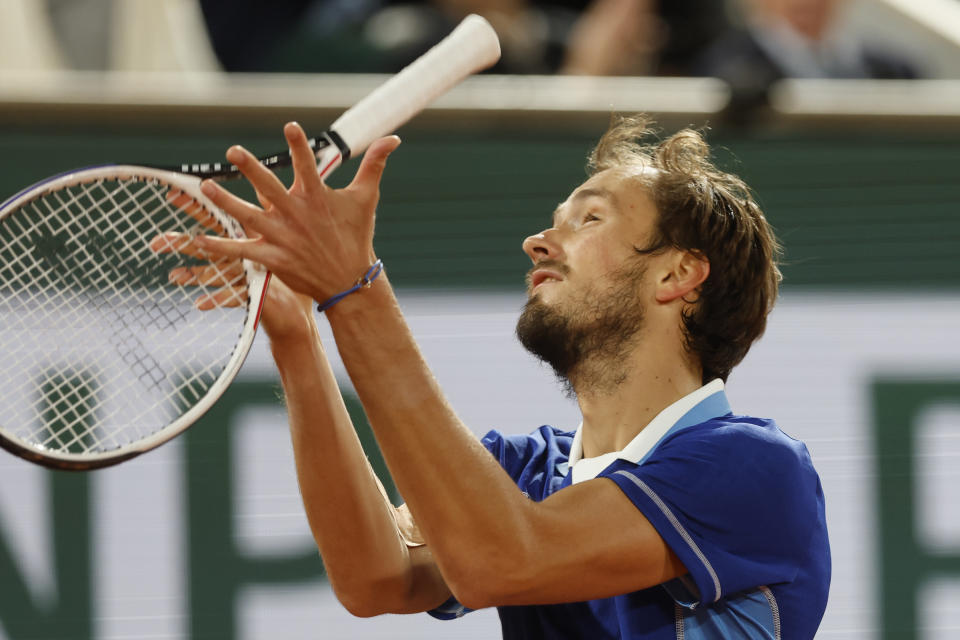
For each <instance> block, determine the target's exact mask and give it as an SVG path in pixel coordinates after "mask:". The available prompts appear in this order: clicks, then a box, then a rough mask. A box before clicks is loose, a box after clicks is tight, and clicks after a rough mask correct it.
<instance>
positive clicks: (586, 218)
mask: <svg viewBox="0 0 960 640" xmlns="http://www.w3.org/2000/svg"><path fill="white" fill-rule="evenodd" d="M599 219H600V218H599V217H597V216H596V215H594V214H592V213H588V214H587V215H585V216H583V224H586V223H588V222H594V221H596V220H599Z"/></svg>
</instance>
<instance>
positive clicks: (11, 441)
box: [0, 165, 270, 471]
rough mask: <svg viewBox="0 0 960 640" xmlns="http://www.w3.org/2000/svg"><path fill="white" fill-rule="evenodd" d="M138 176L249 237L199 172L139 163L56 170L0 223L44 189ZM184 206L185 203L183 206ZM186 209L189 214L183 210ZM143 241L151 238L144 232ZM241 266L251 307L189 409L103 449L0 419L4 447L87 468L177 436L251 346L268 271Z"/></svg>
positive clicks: (2, 211)
mask: <svg viewBox="0 0 960 640" xmlns="http://www.w3.org/2000/svg"><path fill="white" fill-rule="evenodd" d="M129 178H136V179H139V180H143V181H156V182H159V183H162V184H166V185H169V186H170V187H172V188H175V189H178V190H180V191H182V192H183V193H184V194H186V195H188V196H190V198H192V199H193V200H194V201H196V202H197V203H199V204H200V205H201V206H203V207H204V209H205V210H206V211H207V212H209V213H210V214H211V215H212V216H213V217H214V218H215V220H216V221H217V223H219V224H220V225H221V226H222V227H223V229H224V230H225V231H226V234H227V236H228V237H230V238H237V239H240V238H246V237H247V236H246V234H245V233H244V231H243V227H241V226H240V224H239V223H238V222H237V221H236V220H234V219H233V218H232V217H231V216H229V215H227V214H225V213H224V212H223V211H221V210H220V208H219V207H217V206H216V205H214V204H213V202H211V201H210V199H209V198H207V197H206V196H205V195H204V194H203V192H202V191H200V182H201V180H200V178H197V177H195V176H190V175H185V174H182V173H177V172H174V171H167V170H164V169H157V168H153V167H142V166H136V165H98V166H94V167H87V168H85V169H78V170H74V171H68V172H65V173H62V174H60V175H57V176H53V177H50V178H47V179H46V180H42V181H40V182H38V183H36V184H35V185H33V186H32V187H28V188H27V189H24V190H22V191H21V192H20V193H18V194H17V195H15V196H13V197H12V198H10V199H8V200H7V201H6V202H4V203H3V204H2V205H0V223H2V222H3V220H4V219H5V218H6V217H7V216H9V215H10V214H11V213H12V212H14V211H17V210H18V209H20V208H21V207H22V206H24V205H26V204H28V203H29V202H31V201H33V200H36V199H37V198H40V197H42V196H44V195H45V194H48V193H51V192H55V191H58V190H60V189H64V188H68V187H71V186H74V185H78V184H90V183H95V182H97V181H106V180H123V179H129ZM180 209H181V210H182V209H184V207H180ZM183 215H185V216H186V215H189V214H187V213H183ZM144 242H149V238H145V239H144ZM242 263H243V270H244V275H245V277H246V281H247V300H246V304H247V309H246V317H245V319H244V323H243V326H242V328H241V331H240V335H239V337H238V338H237V342H236V344H235V346H234V348H233V352H232V353H231V354H230V358H229V359H228V361H227V363H226V365H225V366H224V368H223V370H222V371H221V372H220V375H219V376H217V378H216V380H215V381H214V382H213V384H211V385H210V387H209V388H208V389H207V390H206V392H205V393H204V395H203V397H202V398H200V399H199V400H198V401H197V402H196V403H195V404H194V405H193V406H191V407H190V408H189V409H187V411H185V412H184V413H183V414H181V415H180V416H178V417H177V418H176V419H175V420H173V421H172V422H171V423H170V424H168V425H167V426H165V427H163V428H162V429H159V430H158V431H156V432H155V433H153V434H150V435H149V436H146V437H144V438H141V439H138V440H135V441H133V442H131V443H130V444H128V445H124V446H121V447H118V448H116V449H110V450H107V451H99V452H95V453H90V452H87V453H70V452H65V451H57V450H54V449H50V448H47V447H43V446H40V445H31V444H29V443H27V442H26V441H24V440H23V438H20V437H18V436H16V435H15V434H14V433H12V432H11V431H10V430H8V429H5V428H4V427H3V425H2V424H0V447H2V448H4V449H6V450H7V451H10V452H11V453H14V454H16V455H18V456H20V457H22V458H25V459H27V460H30V461H32V462H36V463H38V464H41V465H43V466H46V467H50V468H53V469H61V470H72V471H86V470H91V469H98V468H102V467H107V466H111V465H114V464H118V463H120V462H123V461H125V460H129V459H130V458H133V457H135V456H138V455H140V454H141V453H145V452H147V451H150V450H151V449H154V448H156V447H158V446H160V445H161V444H163V443H165V442H167V441H168V440H170V439H172V438H175V437H176V436H178V435H179V434H181V433H182V432H183V431H185V430H186V429H187V427H189V426H190V425H191V424H193V423H194V422H196V421H197V420H198V419H200V417H201V416H203V414H205V413H206V412H207V411H208V410H209V409H210V407H212V406H213V404H214V403H215V402H216V401H217V399H218V398H219V397H220V396H221V395H222V394H223V392H224V391H225V390H226V388H227V387H228V386H229V385H230V383H231V382H233V380H234V379H235V378H236V376H237V373H238V372H239V371H240V368H241V367H242V366H243V362H244V360H245V359H246V357H247V354H248V353H249V351H250V347H251V345H252V344H253V339H254V337H255V335H256V331H257V325H258V323H259V321H260V313H261V312H262V311H263V302H264V300H265V298H266V296H265V294H266V289H267V286H268V283H269V280H270V273H269V272H268V271H267V270H266V269H264V268H263V267H262V266H260V265H258V264H256V263H254V262H251V261H250V260H243V261H242Z"/></svg>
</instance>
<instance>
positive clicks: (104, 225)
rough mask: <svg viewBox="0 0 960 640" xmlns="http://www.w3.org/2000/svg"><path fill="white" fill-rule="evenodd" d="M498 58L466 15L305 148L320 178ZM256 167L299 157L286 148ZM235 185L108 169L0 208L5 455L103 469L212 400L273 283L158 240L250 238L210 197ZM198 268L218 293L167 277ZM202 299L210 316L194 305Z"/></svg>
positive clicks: (31, 192) (211, 172)
mask: <svg viewBox="0 0 960 640" xmlns="http://www.w3.org/2000/svg"><path fill="white" fill-rule="evenodd" d="M499 56H500V46H499V43H498V41H497V37H496V34H495V33H494V31H493V29H492V28H491V27H490V25H489V24H488V23H487V22H486V21H485V20H484V19H483V18H480V17H479V16H470V17H468V18H466V19H465V20H464V21H463V22H462V23H461V24H460V25H459V26H458V27H457V28H456V29H455V30H454V31H453V32H452V33H451V34H450V35H449V36H447V37H446V38H445V39H444V40H443V41H441V42H440V43H439V44H437V45H436V46H435V47H434V48H433V49H431V50H430V51H429V52H427V53H426V54H424V55H423V56H422V57H420V58H419V59H418V60H416V61H415V62H413V63H412V64H411V65H410V66H408V67H407V68H405V69H404V70H403V71H401V72H400V73H398V74H397V75H396V76H393V77H392V78H390V79H389V80H388V81H387V82H386V83H384V84H383V85H382V86H380V87H379V88H377V89H376V90H375V91H373V92H372V93H371V94H370V95H369V96H367V97H366V98H364V99H363V100H361V101H360V102H359V103H357V104H356V105H355V106H354V107H352V108H351V109H349V110H348V111H346V112H345V113H344V114H343V115H342V116H341V117H340V118H339V119H337V121H336V122H334V123H333V125H332V126H331V127H330V128H329V129H328V130H327V131H326V132H324V133H323V135H321V136H320V137H318V138H314V139H312V140H311V142H310V144H311V146H312V147H313V148H314V150H315V152H316V156H317V161H318V171H319V172H320V173H321V176H323V177H326V176H327V175H329V174H330V173H331V172H332V171H333V170H334V169H336V167H338V166H339V165H340V164H341V163H342V162H344V161H345V160H346V159H347V158H349V157H350V156H353V155H359V154H361V153H362V152H363V151H364V150H365V149H366V148H367V146H368V145H369V144H370V143H371V142H373V140H375V139H376V138H378V137H381V136H383V135H386V134H388V133H391V132H392V131H394V130H395V129H396V128H397V127H399V126H400V125H402V124H403V123H404V122H406V121H407V120H409V119H410V118H411V117H413V116H414V115H415V114H416V113H418V112H419V111H420V110H421V109H423V108H424V107H425V106H426V105H427V104H429V103H430V102H431V101H432V100H433V99H435V98H436V97H437V96H439V95H441V94H442V93H444V92H445V91H447V90H448V89H449V88H450V87H452V86H454V85H455V84H457V83H458V82H460V81H461V80H462V79H463V78H465V77H467V76H468V75H470V74H472V73H474V72H476V71H479V70H481V69H484V68H486V67H489V66H490V65H492V64H493V63H494V62H496V61H497V59H498V58H499ZM260 162H261V163H262V164H264V165H265V166H267V167H270V168H274V167H282V166H287V165H289V164H291V162H292V161H291V157H290V153H289V151H287V152H283V153H278V154H275V155H271V156H268V157H264V158H261V159H260ZM239 175H240V174H239V172H238V171H237V169H236V167H233V166H232V165H229V163H225V164H220V163H209V164H190V165H183V166H181V167H179V168H178V169H177V170H175V171H171V170H166V169H159V168H151V167H142V166H133V165H109V166H98V167H91V168H86V169H80V170H77V171H71V172H69V173H65V174H60V175H57V176H53V177H51V178H48V179H47V180H43V181H42V182H39V183H37V184H35V185H33V186H31V187H29V188H27V189H25V190H23V191H21V192H20V193H17V194H16V195H14V196H13V197H11V198H9V199H8V200H7V201H5V202H4V203H2V204H0V353H3V355H4V359H3V364H2V366H0V407H3V411H2V416H0V446H2V447H3V448H5V449H7V450H8V451H11V452H13V453H15V454H17V455H19V456H21V457H23V458H25V459H27V460H30V461H33V462H36V463H39V464H42V465H45V466H48V467H52V468H58V469H73V470H88V469H95V468H100V467H105V466H109V465H113V464H117V463H119V462H122V461H124V460H128V459H130V458H132V457H134V456H137V455H139V454H141V453H143V452H145V451H149V450H150V449H153V448H154V447H157V446H159V445H161V444H163V443H164V442H167V441H168V440H170V439H171V438H173V437H175V436H177V435H178V434H180V433H182V432H183V431H184V430H185V429H186V428H187V427H189V426H190V425H191V424H193V423H194V422H195V421H196V420H197V419H198V418H199V417H200V416H202V415H203V414H204V412H206V411H207V410H208V409H209V408H210V407H211V406H212V405H213V403H214V402H216V400H217V399H218V398H219V397H220V395H221V394H222V393H223V392H224V390H225V389H226V388H227V386H228V385H229V384H230V382H231V381H232V380H233V379H234V377H235V376H236V374H237V372H238V371H239V369H240V367H241V365H242V363H243V360H244V358H245V357H246V354H247V352H248V351H249V349H250V345H251V344H252V342H253V338H254V335H255V333H256V328H257V322H258V320H259V316H260V309H261V305H262V304H263V300H264V296H265V293H266V287H267V283H268V280H269V274H268V273H267V272H265V271H264V270H263V269H262V268H261V267H259V266H258V265H255V264H252V263H250V262H249V261H242V262H241V261H232V262H224V261H220V262H214V263H207V262H202V261H200V260H199V259H198V258H196V257H191V256H190V255H186V254H184V253H179V252H175V251H173V252H157V251H154V250H153V249H151V247H150V243H151V241H152V240H155V239H156V238H157V237H159V236H163V235H164V234H171V233H173V234H186V235H187V236H193V235H196V234H204V233H207V234H214V233H215V234H220V235H225V236H228V237H233V238H242V237H245V236H244V231H243V229H242V228H241V226H240V225H239V224H238V223H237V222H236V221H235V220H233V219H232V218H231V217H230V216H228V215H227V214H225V213H223V212H222V211H220V210H219V209H218V208H217V207H216V206H215V205H213V203H212V202H210V201H209V199H208V198H206V196H204V195H203V194H202V193H201V191H200V182H201V180H203V179H205V178H213V179H219V180H222V179H229V178H232V177H236V176H239ZM200 264H203V265H204V266H205V267H206V268H207V269H213V270H218V269H219V270H220V271H219V273H216V274H212V276H211V277H210V278H209V280H210V281H211V283H213V284H210V285H204V284H199V285H198V284H191V285H189V286H184V285H181V284H177V282H175V278H174V279H172V278H171V277H170V272H171V271H172V270H174V269H178V268H189V267H192V266H197V265H200ZM224 283H226V284H227V285H228V286H226V287H225V286H224ZM226 290H229V291H231V292H234V293H233V294H232V295H236V296H239V298H240V299H234V300H225V299H224V296H223V291H226ZM204 296H205V297H208V298H210V299H216V300H218V303H217V304H216V305H215V308H213V309H210V310H206V311H200V310H198V309H197V307H196V305H195V302H196V300H197V299H198V297H204Z"/></svg>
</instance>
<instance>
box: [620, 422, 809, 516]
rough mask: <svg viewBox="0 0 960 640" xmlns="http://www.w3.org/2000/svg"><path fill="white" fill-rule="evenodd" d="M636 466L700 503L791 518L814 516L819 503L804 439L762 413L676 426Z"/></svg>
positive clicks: (718, 507)
mask: <svg viewBox="0 0 960 640" xmlns="http://www.w3.org/2000/svg"><path fill="white" fill-rule="evenodd" d="M637 471H638V472H640V473H642V474H643V476H644V477H650V478H655V479H656V481H661V480H663V481H667V482H672V481H675V482H677V483H679V485H680V486H681V487H682V488H681V489H680V490H679V492H680V493H682V494H683V495H685V496H686V497H687V499H688V500H690V501H691V502H692V503H696V504H698V505H700V507H701V508H706V509H710V508H717V509H720V510H722V511H732V512H738V511H749V512H751V513H753V514H756V513H758V512H757V511H756V509H757V507H760V506H766V509H765V510H764V512H765V513H767V514H769V517H771V518H780V519H786V520H788V521H791V522H798V521H801V522H802V521H803V520H804V519H814V518H815V517H816V514H817V512H818V510H819V509H820V504H819V500H820V496H822V490H821V487H820V478H819V476H818V475H817V472H816V469H815V468H814V466H813V462H812V460H811V458H810V454H809V452H808V451H807V447H806V445H805V444H804V443H803V442H801V441H800V440H797V439H795V438H792V437H790V436H789V435H787V434H786V433H784V432H783V431H782V430H781V429H780V427H779V426H777V424H776V422H774V421H773V420H769V419H765V418H754V417H751V416H735V415H728V416H724V417H721V418H715V419H713V420H709V421H707V422H704V423H702V424H699V425H694V426H692V427H689V428H687V429H683V430H681V431H678V432H677V433H675V434H672V435H670V436H668V437H667V438H665V439H664V440H663V442H661V443H660V445H659V446H658V447H657V450H656V451H655V452H654V453H653V455H651V456H650V458H649V459H648V460H647V462H646V463H645V464H643V465H641V466H640V467H638V468H637ZM711 505H712V507H711ZM781 511H786V512H789V517H788V514H787V513H781ZM804 529H805V527H804Z"/></svg>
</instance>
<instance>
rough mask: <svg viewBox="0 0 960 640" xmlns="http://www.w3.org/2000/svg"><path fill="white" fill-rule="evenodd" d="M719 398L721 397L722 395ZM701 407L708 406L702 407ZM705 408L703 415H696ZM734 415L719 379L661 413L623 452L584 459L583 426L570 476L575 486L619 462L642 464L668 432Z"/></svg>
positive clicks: (575, 440) (576, 437)
mask: <svg viewBox="0 0 960 640" xmlns="http://www.w3.org/2000/svg"><path fill="white" fill-rule="evenodd" d="M718 394H719V395H718ZM714 396H717V397H716V402H714V403H706V402H705V401H706V400H707V399H708V398H713V397H714ZM699 405H704V406H703V407H699ZM695 408H702V409H703V410H702V411H694V409H695ZM729 411H730V405H729V404H728V403H727V399H726V395H725V394H724V385H723V380H721V379H719V378H717V379H716V380H713V381H711V382H709V383H707V384H705V385H703V386H702V387H700V388H699V389H697V390H696V391H694V392H692V393H689V394H687V395H685V396H684V397H682V398H680V399H679V400H677V401H676V402H674V403H673V404H671V405H670V406H669V407H667V408H666V409H664V410H663V411H661V412H660V413H658V414H657V415H656V417H654V419H653V420H651V421H650V422H649V423H648V424H647V426H646V427H644V428H643V429H642V430H641V431H640V433H638V434H637V436H636V437H635V438H634V439H633V440H631V441H630V443H629V444H627V446H625V447H624V448H623V450H621V451H611V452H610V453H604V454H602V455H599V456H596V457H594V458H584V457H583V423H582V422H581V423H580V426H579V427H577V432H576V433H575V434H574V436H573V443H572V444H571V445H570V458H569V460H570V469H571V471H570V473H571V474H573V478H572V480H573V484H576V483H577V482H583V481H584V480H591V479H593V478H596V477H597V475H598V474H599V473H600V472H601V471H603V470H604V469H606V468H607V467H609V466H610V465H611V464H612V463H613V462H614V461H615V460H626V461H628V462H633V463H639V462H640V461H641V460H643V459H644V458H645V457H646V456H647V454H649V453H650V452H651V451H652V450H653V448H654V447H655V446H656V444H657V443H658V442H660V440H662V439H663V437H664V436H665V435H667V432H668V431H670V430H671V429H672V428H673V427H682V426H690V425H691V424H699V423H701V422H705V421H707V420H709V419H710V418H715V417H717V416H720V415H724V414H726V413H728V412H729Z"/></svg>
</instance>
